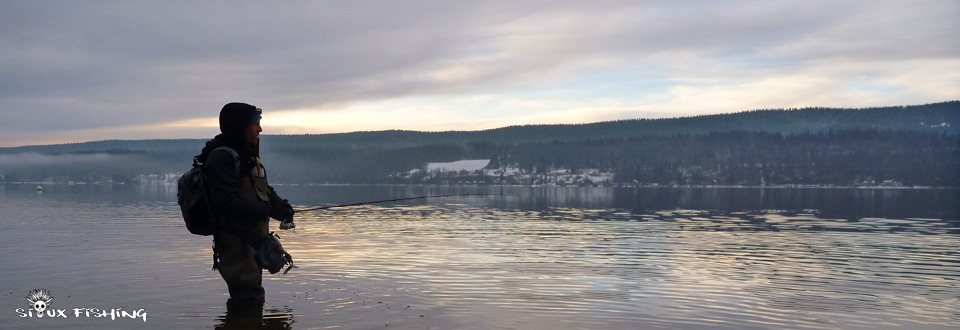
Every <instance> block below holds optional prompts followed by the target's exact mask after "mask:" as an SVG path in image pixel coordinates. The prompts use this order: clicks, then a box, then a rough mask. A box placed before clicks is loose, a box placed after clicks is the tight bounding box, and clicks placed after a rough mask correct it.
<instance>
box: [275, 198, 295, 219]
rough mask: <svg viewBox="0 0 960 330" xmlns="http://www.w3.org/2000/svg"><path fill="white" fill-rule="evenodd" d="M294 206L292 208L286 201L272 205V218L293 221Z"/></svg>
mask: <svg viewBox="0 0 960 330" xmlns="http://www.w3.org/2000/svg"><path fill="white" fill-rule="evenodd" d="M293 213H294V212H293V206H290V202H288V201H287V200H286V199H284V200H283V201H282V202H280V201H278V202H277V203H270V217H271V218H274V219H277V220H280V221H285V220H287V219H290V221H293Z"/></svg>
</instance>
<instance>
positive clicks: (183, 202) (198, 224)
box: [177, 146, 240, 236]
mask: <svg viewBox="0 0 960 330" xmlns="http://www.w3.org/2000/svg"><path fill="white" fill-rule="evenodd" d="M217 150H226V151H227V152H229V153H230V155H231V156H233V159H234V160H236V161H237V168H238V169H239V168H240V155H239V154H237V151H236V150H233V149H232V148H230V147H227V146H222V147H219V148H216V149H213V151H211V152H210V153H213V152H215V151H217ZM177 204H180V212H181V213H183V222H184V224H186V225H187V230H189V231H190V233H191V234H195V235H202V236H209V235H213V234H214V233H216V232H217V224H216V215H215V214H214V212H213V205H212V204H211V203H210V199H209V198H208V197H207V180H206V178H205V177H204V175H203V165H202V164H200V163H199V162H197V160H196V159H194V162H193V168H191V169H190V170H189V171H187V173H184V174H183V175H182V176H180V179H178V180H177Z"/></svg>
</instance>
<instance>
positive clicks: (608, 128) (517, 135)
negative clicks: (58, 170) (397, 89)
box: [0, 101, 960, 155]
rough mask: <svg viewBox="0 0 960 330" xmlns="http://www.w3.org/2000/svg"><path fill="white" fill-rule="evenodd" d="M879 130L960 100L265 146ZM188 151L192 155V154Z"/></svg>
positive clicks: (943, 121)
mask: <svg viewBox="0 0 960 330" xmlns="http://www.w3.org/2000/svg"><path fill="white" fill-rule="evenodd" d="M849 129H877V130H892V131H920V132H936V133H948V134H960V101H949V102H942V103H933V104H925V105H912V106H894V107H880V108H864V109H838V108H803V109H792V110H786V109H778V110H754V111H745V112H739V113H732V114H717V115H702V116H694V117H681V118H666V119H630V120H618V121H609V122H599V123H590V124H571V125H523V126H509V127H503V128H496V129H489V130H483V131H447V132H417V131H401V130H390V131H376V132H353V133H337V134H306V135H270V134H265V135H264V136H263V138H262V142H263V149H265V150H269V149H274V148H283V149H301V148H303V149H312V148H316V147H335V146H372V147H381V148H396V147H411V146H418V145H429V144H443V143H466V142H490V143H525V142H545V141H554V140H557V141H578V140H593V139H607V138H632V137H640V136H670V135H677V134H694V135H697V134H708V133H711V132H729V131H745V132H770V133H781V134H796V133H803V132H810V133H818V132H823V133H827V132H829V131H831V130H834V131H841V130H849ZM205 141H206V140H205V139H177V140H107V141H95V142H85V143H72V144H58V145H45V146H24V147H13V148H0V154H11V153H24V152H36V153H47V154H50V153H71V152H86V151H94V150H102V151H106V150H139V151H149V152H160V153H165V154H177V155H178V154H182V153H184V152H187V151H188V150H190V151H189V152H194V153H195V152H196V151H193V150H194V149H196V150H199V149H198V148H200V147H202V146H203V142H205ZM189 152H188V153H189Z"/></svg>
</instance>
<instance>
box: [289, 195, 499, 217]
mask: <svg viewBox="0 0 960 330" xmlns="http://www.w3.org/2000/svg"><path fill="white" fill-rule="evenodd" d="M457 196H506V195H503V194H449V195H430V196H417V197H407V198H394V199H384V200H379V201H370V202H360V203H351V204H340V205H330V206H318V207H311V208H306V209H300V210H293V212H294V213H300V212H307V211H317V210H326V209H332V208H335V207H347V206H357V205H367V204H377V203H387V202H399V201H408V200H414V199H427V198H440V197H457Z"/></svg>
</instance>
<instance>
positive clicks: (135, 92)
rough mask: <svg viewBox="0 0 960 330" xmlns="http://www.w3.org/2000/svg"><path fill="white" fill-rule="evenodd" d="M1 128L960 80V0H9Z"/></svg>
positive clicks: (541, 105)
mask: <svg viewBox="0 0 960 330" xmlns="http://www.w3.org/2000/svg"><path fill="white" fill-rule="evenodd" d="M0 50H2V51H0V147H10V146H21V145H35V144H52V143H70V142H84V141H95V140H106V139H176V138H210V137H213V136H214V135H216V134H217V133H218V132H219V129H218V127H217V116H218V114H219V111H220V109H221V107H222V106H223V105H224V104H226V103H228V102H235V101H236V102H246V103H250V104H254V105H256V106H258V107H260V108H262V109H263V111H264V114H263V117H264V118H263V120H262V126H263V130H264V132H263V134H304V133H312V134H320V133H337V132H351V131H375V130H388V129H404V130H420V131H447V130H480V129H489V128H496V127H503V126H509V125H525V124H556V123H588V122H598V121H608V120H617V119H633V118H665V117H681V116H694V115H701V114H715V113H729V112H740V111H747V110H754V109H779V108H801V107H850V108H862V107H873V106H892V105H913V104H926V103H936V102H943V101H950V100H957V99H960V1H956V0H945V1H938V0H931V1H926V0H910V1H887V0H869V1H859V0H844V1H836V0H829V1H822V0H802V1H777V0H762V1H733V0H731V1H715V0H708V1H644V0H627V1H604V0H591V1H536V0H512V1H486V0H471V1H442V0H438V1H387V0H383V1H364V0H360V1H283V2H264V1H95V0H92V1H18V0H5V1H2V2H0Z"/></svg>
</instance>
